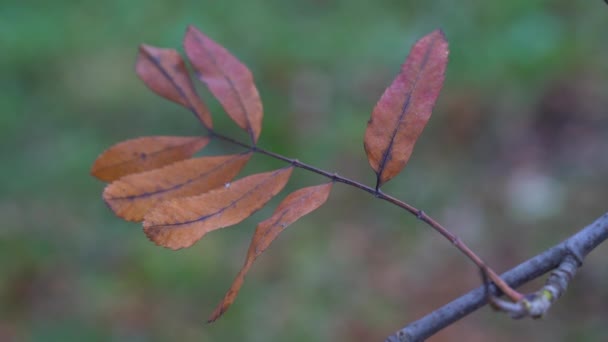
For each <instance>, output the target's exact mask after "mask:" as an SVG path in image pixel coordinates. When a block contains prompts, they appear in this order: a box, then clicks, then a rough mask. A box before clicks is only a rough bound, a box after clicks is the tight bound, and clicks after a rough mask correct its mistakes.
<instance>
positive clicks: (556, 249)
mask: <svg viewBox="0 0 608 342" xmlns="http://www.w3.org/2000/svg"><path fill="white" fill-rule="evenodd" d="M607 238H608V213H606V214H604V215H603V216H602V217H600V218H598V219H597V220H596V221H595V222H593V223H592V224H590V225H588V226H587V227H585V228H583V229H582V230H580V231H579V232H578V233H576V234H574V235H572V236H571V237H569V238H568V239H566V240H564V241H563V242H561V243H560V244H558V245H556V246H553V247H551V248H550V249H548V250H546V251H545V252H543V253H541V254H539V255H537V256H535V257H533V258H531V259H528V260H527V261H525V262H523V263H521V264H519V265H518V266H516V267H515V268H513V269H511V270H509V271H507V272H506V273H504V274H503V275H502V278H503V279H504V280H505V281H506V282H507V283H508V284H509V285H511V286H512V287H514V288H515V287H519V286H521V285H523V284H525V283H527V282H529V281H531V280H533V279H536V278H538V277H540V276H541V275H543V274H545V273H547V272H549V271H551V270H555V271H554V272H553V273H552V274H551V276H550V277H549V279H548V281H547V285H546V286H545V287H543V289H546V288H549V286H557V292H555V293H552V296H551V297H550V298H549V299H550V302H553V301H554V300H555V299H557V297H559V295H561V294H562V293H563V292H564V291H565V287H566V286H567V283H568V280H569V278H570V277H571V276H572V275H574V273H575V272H576V270H577V269H578V268H579V267H580V266H582V262H583V260H584V259H585V257H586V256H587V254H589V252H591V251H592V250H593V249H594V248H595V247H597V246H598V245H599V244H601V243H602V242H604V241H605V240H606V239H607ZM556 268H557V269H556ZM565 270H566V271H567V272H564V271H565ZM556 284H561V285H556ZM486 290H487V288H486V287H485V286H482V287H479V288H477V289H475V290H472V291H470V292H469V293H467V294H465V295H463V296H461V297H460V298H457V299H456V300H454V301H452V302H450V303H448V304H446V305H444V306H443V307H441V308H439V309H437V310H435V311H433V312H431V313H430V314H428V315H426V316H424V317H422V318H420V319H419V320H417V321H415V322H412V323H410V324H409V325H407V326H406V327H404V328H403V329H401V330H399V331H397V332H396V333H395V334H394V335H392V336H389V337H388V338H387V339H386V342H396V341H422V340H424V339H426V338H428V337H430V336H432V335H433V334H435V333H437V332H438V331H440V330H441V329H443V328H445V327H447V326H449V325H451V324H452V323H454V322H456V321H457V320H459V319H461V318H463V317H465V316H467V315H469V314H470V313H472V312H473V311H475V310H477V309H479V308H480V307H482V306H484V305H485V304H487V301H488V296H487V291H486ZM490 292H492V294H493V295H499V294H500V293H499V292H498V291H497V290H496V288H495V287H494V286H493V285H491V286H490ZM545 311H546V309H545ZM543 312H544V311H543Z"/></svg>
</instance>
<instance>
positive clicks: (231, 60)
mask: <svg viewBox="0 0 608 342" xmlns="http://www.w3.org/2000/svg"><path fill="white" fill-rule="evenodd" d="M184 49H185V51H186V55H188V58H189V59H190V63H192V66H193V67H194V69H195V70H196V71H197V76H198V78H199V79H200V80H201V81H203V82H204V83H205V84H206V85H207V87H208V88H209V90H210V91H211V92H212V93H213V95H214V96H215V97H216V98H217V99H218V101H220V103H221V104H222V106H223V107H224V110H225V111H226V113H227V114H228V115H229V116H230V117H231V118H232V120H234V121H235V122H236V123H237V125H239V127H241V128H242V129H244V130H246V131H247V132H248V133H249V135H250V136H251V140H252V141H253V143H256V142H257V141H258V137H259V136H260V132H261V130H262V115H263V113H262V102H261V101H260V95H259V94H258V90H257V88H256V87H255V84H254V82H253V76H252V75H251V72H250V71H249V69H248V68H247V67H246V66H245V65H243V64H242V63H241V62H240V61H239V60H238V59H236V58H235V57H234V56H233V55H232V54H230V52H228V51H227V50H226V49H224V48H223V47H222V46H221V45H219V44H217V43H216V42H214V41H213V40H211V39H210V38H209V37H207V36H205V35H204V34H203V33H201V32H200V31H199V30H197V29H196V28H195V27H194V26H189V27H188V31H187V32H186V36H185V38H184Z"/></svg>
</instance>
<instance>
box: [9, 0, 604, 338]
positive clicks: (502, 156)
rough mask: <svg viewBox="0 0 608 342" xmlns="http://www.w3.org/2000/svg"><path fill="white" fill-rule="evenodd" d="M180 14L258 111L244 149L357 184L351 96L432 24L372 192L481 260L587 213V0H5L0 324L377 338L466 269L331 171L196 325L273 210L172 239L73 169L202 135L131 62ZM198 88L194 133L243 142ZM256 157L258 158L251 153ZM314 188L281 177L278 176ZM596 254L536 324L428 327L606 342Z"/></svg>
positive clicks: (598, 131) (597, 132)
mask: <svg viewBox="0 0 608 342" xmlns="http://www.w3.org/2000/svg"><path fill="white" fill-rule="evenodd" d="M188 24H194V25H196V26H197V27H198V28H200V29H201V30H202V31H204V32H206V33H207V34H208V35H210V36H211V37H213V38H214V39H215V40H216V41H218V42H219V43H221V44H222V45H224V46H225V47H227V48H228V49H229V50H230V51H231V52H233V53H234V54H235V55H236V56H238V57H239V58H240V59H241V60H242V61H243V62H244V63H246V64H247V65H248V66H249V67H250V68H251V70H252V71H253V74H254V76H255V77H256V82H257V85H258V87H259V90H260V93H261V95H262V98H263V100H264V106H265V121H264V128H263V131H262V135H261V139H260V144H261V146H263V147H265V148H267V149H270V150H274V151H276V152H279V153H283V154H285V155H287V156H290V157H293V158H299V159H300V160H302V161H304V162H308V163H311V164H313V165H316V166H319V167H321V168H325V169H327V170H329V171H332V172H334V171H335V172H338V173H340V174H341V175H344V176H348V177H352V178H355V179H357V180H361V181H363V182H365V183H368V184H373V181H374V176H373V173H372V171H371V169H370V168H369V165H368V163H367V160H366V157H365V153H364V151H363V148H362V140H363V133H364V130H365V124H366V122H367V119H368V118H369V114H370V112H371V109H372V108H373V106H374V104H375V102H376V101H377V99H378V98H379V97H380V95H381V94H382V91H383V90H384V88H385V87H386V86H387V85H388V84H390V82H391V81H392V79H393V77H394V76H395V74H396V73H397V71H398V69H399V65H400V64H401V62H402V61H403V60H404V58H405V56H406V54H407V52H408V51H409V48H410V47H411V45H412V44H413V43H414V42H415V40H416V39H418V38H420V37H422V36H423V35H424V34H426V33H428V32H430V31H432V30H434V29H435V28H437V27H441V28H443V30H444V31H445V33H446V36H447V38H448V40H449V42H450V48H451V53H450V63H449V65H448V73H447V80H446V85H445V87H444V88H443V91H442V94H441V96H440V98H439V102H438V104H437V106H436V108H435V111H434V116H433V118H432V120H431V121H430V122H429V125H428V126H427V128H426V131H425V133H424V134H423V136H422V138H421V139H420V140H419V142H418V144H417V147H416V149H415V152H414V154H413V157H412V159H411V160H410V164H409V165H408V167H407V168H406V169H405V170H404V172H403V173H402V174H401V175H400V176H399V177H398V178H396V179H394V180H393V181H391V182H390V183H388V184H387V185H386V186H385V188H384V190H385V191H386V192H388V193H390V194H393V195H395V196H396V197H399V198H401V199H403V200H405V201H408V202H410V203H411V204H413V205H415V206H417V207H419V208H422V209H424V210H425V211H426V212H427V213H429V214H430V215H432V216H434V217H435V218H437V220H439V221H440V222H442V223H444V224H445V225H446V226H447V227H448V228H450V229H451V230H452V231H453V232H454V233H456V234H458V235H459V236H460V237H461V238H462V239H463V240H465V241H466V242H467V243H469V245H470V246H471V247H472V248H473V249H474V250H475V251H477V252H478V253H479V254H480V255H481V256H482V257H483V258H485V259H486V260H487V262H488V263H489V264H490V265H493V266H494V267H495V269H496V270H497V271H503V270H506V269H508V268H511V267H512V266H514V265H516V264H517V263H519V262H521V261H523V260H525V259H527V258H529V257H531V256H533V255H534V254H536V253H538V252H540V251H542V250H544V249H545V248H547V247H549V246H551V245H553V244H555V243H557V242H559V241H560V240H562V239H563V238H565V237H566V236H568V235H570V234H572V233H574V232H575V231H577V230H578V229H579V228H582V227H583V226H585V225H586V224H588V223H590V222H592V221H593V220H594V219H595V218H596V217H598V216H600V215H601V214H603V213H604V212H605V211H606V210H608V193H607V192H606V189H607V188H608V187H607V186H608V181H607V179H606V174H607V172H608V155H607V151H608V109H607V108H608V62H607V61H608V40H607V38H606V32H607V31H608V6H606V4H605V3H604V2H602V1H600V0H596V1H576V2H575V1H567V0H552V1H548V0H547V1H530V0H513V1H490V2H478V1H460V2H453V1H447V0H433V1H424V2H423V1H353V0H351V1H328V0H327V1H323V0H316V1H278V0H274V1H232V0H230V1H228V0H224V1H156V2H150V1H79V2H76V1H64V0H59V1H53V2H43V1H14V0H13V1H10V0H9V1H4V2H3V3H2V5H1V6H0V46H1V47H2V53H1V54H0V70H1V75H2V76H1V77H0V85H1V89H2V91H1V92H0V109H1V111H2V113H1V115H0V151H1V152H0V153H1V155H2V163H1V164H2V166H1V167H0V218H1V222H2V223H1V224H0V340H2V341H84V340H87V341H110V340H112V341H169V340H175V341H325V340H327V341H329V340H331V341H380V340H383V339H384V338H385V337H386V336H387V335H388V334H390V333H392V332H393V331H395V330H396V329H398V328H400V327H401V326H403V325H405V323H407V322H409V321H412V320H414V319H415V318H417V317H419V316H421V315H422V314H425V313H427V312H429V311H431V310H433V309H434V308H436V307H437V306H439V305H441V304H443V303H445V302H447V301H449V300H450V299H452V298H454V297H456V296H458V295H459V294H461V293H464V292H465V291H468V290H469V289H471V288H473V287H475V286H478V285H479V281H480V280H479V279H478V275H477V271H476V269H475V268H474V267H473V266H472V265H471V263H470V262H468V261H467V260H466V259H465V258H464V257H463V256H462V255H460V254H459V253H458V252H457V251H456V249H455V248H453V247H452V246H451V245H450V244H449V243H448V242H446V241H445V240H443V239H442V238H441V237H440V236H439V235H438V234H436V233H434V232H433V231H431V229H430V228H428V227H426V226H424V225H423V224H421V223H420V222H418V221H416V219H415V218H413V217H411V216H409V215H407V214H406V213H404V212H402V211H400V210H398V209H396V208H393V207H391V206H389V205H388V204H386V203H383V202H379V201H375V200H373V197H371V196H369V195H367V194H365V193H362V192H359V191H356V190H354V189H352V188H348V187H345V186H342V185H337V186H336V187H335V188H334V191H333V193H332V195H331V197H330V200H329V203H328V204H327V205H325V207H323V208H322V209H320V210H318V211H317V212H315V213H314V214H312V215H310V216H308V217H306V218H304V219H302V220H301V221H300V222H298V223H296V224H294V225H293V226H292V227H291V228H290V229H289V230H288V231H286V232H285V233H284V234H283V235H282V236H281V237H280V238H279V239H278V241H276V242H275V244H274V245H273V246H272V247H271V248H270V249H269V250H268V251H267V252H266V253H265V254H264V256H262V257H261V258H259V260H258V262H257V263H256V265H255V267H254V268H253V270H252V272H251V273H250V275H249V276H248V278H247V281H246V282H245V285H244V288H243V289H242V291H241V293H240V295H239V298H238V299H237V301H236V302H235V305H234V306H233V307H232V308H231V309H230V310H229V311H228V313H227V314H226V315H225V316H224V317H223V318H222V319H220V320H219V321H218V322H217V323H215V324H213V325H207V324H205V323H204V322H205V318H206V317H207V316H208V314H209V313H210V312H211V311H212V310H213V308H214V307H215V305H216V304H217V302H218V301H219V300H220V298H221V297H222V296H223V295H224V292H225V291H226V290H227V288H228V286H229V285H230V282H231V281H232V279H233V277H234V276H235V275H236V273H237V271H238V269H239V267H240V265H241V263H242V259H243V257H244V255H245V252H246V249H247V245H248V243H249V238H250V235H251V233H252V232H253V229H254V227H255V224H256V223H257V222H259V221H260V220H262V219H264V218H266V217H267V216H268V215H269V213H270V212H271V210H272V205H271V206H270V207H269V208H268V209H265V210H262V211H261V212H259V213H257V214H256V215H255V216H253V217H252V218H250V219H248V220H247V221H245V222H243V223H242V224H239V225H238V226H236V227H232V228H228V229H224V230H221V231H218V232H215V233H213V234H210V235H208V236H206V237H205V238H204V239H203V240H202V241H200V242H199V243H197V244H196V245H195V246H194V247H192V248H190V249H188V250H183V251H179V252H172V251H169V250H166V249H163V248H159V247H156V246H155V245H154V244H152V243H150V242H149V241H148V240H147V239H146V238H145V236H144V235H143V234H142V232H141V226H140V225H139V224H134V223H126V222H123V221H121V220H120V219H118V218H116V217H115V216H114V215H113V214H112V213H111V212H110V210H109V209H108V208H107V207H106V206H105V205H104V203H103V202H102V200H101V192H102V189H103V187H104V185H103V184H102V183H101V182H99V181H97V180H95V179H93V178H92V177H90V176H89V169H90V166H91V164H92V162H93V160H94V159H95V158H96V157H97V156H98V155H99V153H101V152H102V151H103V150H104V149H106V148H108V147H109V146H111V145H112V144H114V143H117V142H119V141H122V140H125V139H129V138H132V137H137V136H145V135H197V134H200V133H201V132H202V130H201V129H200V127H199V126H198V124H197V122H196V121H195V120H194V119H193V117H192V115H191V114H189V113H188V112H187V111H186V110H185V109H182V108H180V107H179V106H177V105H175V104H173V103H170V102H168V101H166V100H164V99H162V98H160V97H158V96H156V95H154V94H153V93H151V92H150V91H148V90H147V89H146V87H145V86H144V85H143V84H141V83H140V81H139V80H138V79H137V77H136V76H135V73H134V71H133V65H134V61H135V55H136V49H137V46H138V44H140V43H147V44H151V45H157V46H164V47H176V48H179V49H180V50H181V40H182V36H183V33H184V32H185V29H186V26H187V25H188ZM201 94H202V96H204V97H205V99H206V100H207V102H208V104H209V107H210V108H211V109H212V111H213V113H214V117H215V123H216V126H217V127H219V129H220V130H221V131H223V132H225V133H226V134H231V135H235V136H242V135H241V133H240V132H239V131H238V129H236V128H235V125H234V124H232V123H231V122H230V120H229V119H228V118H227V117H226V116H225V115H224V114H223V113H222V110H221V107H220V106H219V105H218V103H217V102H215V101H214V100H213V99H212V98H211V97H210V96H209V94H208V93H207V92H206V91H205V90H204V89H203V88H201ZM226 148H227V147H226V146H223V145H221V144H214V145H212V146H211V147H210V148H209V150H206V152H207V153H222V151H223V150H225V149H226ZM279 165H280V164H279V163H277V162H276V161H273V160H269V159H268V158H266V157H262V156H260V157H257V158H256V159H255V161H254V163H253V165H252V167H251V168H250V170H254V169H260V170H261V169H270V168H272V167H277V166H279ZM322 181H324V179H322V178H319V177H318V176H315V175H311V174H307V173H305V172H303V171H297V172H295V173H294V176H293V177H292V180H291V182H290V185H289V187H290V188H291V189H295V188H297V187H301V186H304V185H309V184H317V183H320V182H322ZM284 195H285V194H282V195H280V196H278V198H277V199H275V200H274V201H273V202H272V204H273V205H276V203H278V201H279V200H280V199H281V198H282V197H283V196H284ZM607 256H608V247H606V246H601V247H600V248H598V249H597V250H596V251H595V252H594V253H592V254H591V255H590V257H589V259H588V260H587V261H586V263H585V267H584V268H583V269H582V271H581V272H580V273H579V274H578V275H577V278H576V280H575V281H574V282H573V284H572V286H571V288H570V289H569V291H568V293H567V294H566V296H565V298H563V299H562V300H561V301H560V302H559V303H558V304H557V305H556V306H555V308H554V309H553V310H552V311H551V312H550V314H549V315H548V317H546V318H545V319H543V320H537V321H530V320H528V321H512V320H510V319H509V318H507V317H505V316H504V315H500V314H495V313H493V312H492V311H491V310H490V309H488V308H484V309H482V310H480V311H478V312H477V313H475V314H473V315H471V316H469V317H467V318H466V319H464V320H462V321H461V322H459V323H457V324H455V325H453V326H452V327H450V328H448V329H446V330H445V331H443V332H442V333H440V334H439V335H437V336H436V337H434V338H433V339H431V340H432V341H490V340H491V341H515V340H525V341H532V340H535V341H549V340H551V341H571V340H577V341H605V340H608V330H607V329H606V320H607V319H608V307H607V306H606V303H608V267H606V262H605V259H606V257H607ZM539 284H542V283H541V282H536V283H534V284H532V285H535V286H538V285H539ZM529 289H534V286H532V287H530V288H529Z"/></svg>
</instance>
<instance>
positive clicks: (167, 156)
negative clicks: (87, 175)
mask: <svg viewBox="0 0 608 342" xmlns="http://www.w3.org/2000/svg"><path fill="white" fill-rule="evenodd" d="M208 143H209V138H207V137H171V136H154V137H142V138H137V139H131V140H126V141H123V142H120V143H118V144H116V145H114V146H112V147H110V148H109V149H107V150H105V151H104V152H103V153H102V154H101V155H100V156H99V157H97V159H96V160H95V163H93V167H92V168H91V175H93V176H94V177H97V178H99V179H101V180H102V181H105V182H111V181H113V180H116V179H119V178H120V177H123V176H126V175H128V174H132V173H138V172H142V171H147V170H151V169H156V168H159V167H161V166H165V165H168V164H171V163H173V162H176V161H179V160H184V159H188V158H190V157H192V155H194V154H195V153H196V152H197V151H198V150H200V149H202V148H203V147H205V146H206V145H207V144H208Z"/></svg>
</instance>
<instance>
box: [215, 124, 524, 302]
mask: <svg viewBox="0 0 608 342" xmlns="http://www.w3.org/2000/svg"><path fill="white" fill-rule="evenodd" d="M209 133H210V137H211V138H213V137H216V138H218V139H220V140H223V141H226V142H229V143H231V144H234V145H237V146H241V147H244V148H247V149H249V150H251V151H252V152H256V153H259V154H263V155H266V156H269V157H272V158H275V159H278V160H281V161H284V162H286V163H289V164H291V165H293V166H294V167H297V168H301V169H304V170H308V171H310V172H313V173H316V174H319V175H321V176H324V177H327V178H329V179H331V180H332V181H335V182H340V183H344V184H346V185H350V186H352V187H355V188H357V189H360V190H363V191H365V192H368V193H370V194H372V195H374V196H375V197H376V198H378V199H381V200H383V201H386V202H389V203H391V204H393V205H395V206H397V207H399V208H402V209H404V210H406V211H407V212H409V213H410V214H412V215H414V216H416V218H418V219H419V220H420V221H422V222H424V223H426V224H427V225H429V226H430V227H431V228H433V229H434V230H435V231H437V232H438V233H439V234H441V235H442V236H443V237H445V238H446V239H448V240H449V241H450V242H451V243H452V244H453V245H454V246H455V247H456V248H458V250H460V251H461V252H462V253H463V254H464V255H465V256H467V257H468V258H469V259H470V260H471V261H472V262H473V263H475V265H476V266H477V267H479V268H480V269H481V270H482V271H484V272H487V274H488V276H489V277H490V279H491V280H492V281H493V282H494V283H495V284H496V287H497V288H498V289H500V290H501V291H502V292H503V293H504V294H505V296H507V297H508V298H509V299H511V300H512V301H514V302H519V301H520V300H521V299H523V297H524V296H523V295H522V294H521V293H519V292H518V291H516V290H515V289H513V288H512V287H511V286H509V284H507V283H506V282H505V281H504V280H503V279H502V278H501V277H500V276H499V275H498V274H496V272H494V271H493V270H492V269H491V268H490V267H489V266H487V265H486V263H485V262H484V261H483V260H482V259H481V258H480V257H479V256H478V255H477V254H476V253H475V252H473V251H472V250H471V249H470V248H469V247H468V246H467V245H466V244H465V243H464V242H463V241H462V240H461V239H460V238H459V237H458V236H456V235H454V234H452V233H451V232H450V231H449V230H448V229H446V228H445V227H443V226H442V225H441V224H440V223H439V222H437V221H435V220H434V219H433V218H432V217H430V216H429V215H427V214H426V213H425V212H424V211H422V210H420V209H417V208H416V207H414V206H412V205H410V204H408V203H406V202H403V201H401V200H399V199H397V198H395V197H393V196H391V195H388V194H385V193H384V192H382V191H381V190H379V189H378V188H377V187H376V188H373V187H370V186H368V185H365V184H362V183H359V182H357V181H355V180H352V179H350V178H346V177H343V176H340V175H338V174H336V173H330V172H327V171H325V170H322V169H319V168H317V167H314V166H312V165H308V164H306V163H302V162H301V161H299V160H297V159H292V158H288V157H285V156H283V155H280V154H278V153H274V152H271V151H268V150H265V149H263V148H260V147H257V146H251V145H249V144H246V143H243V142H240V141H238V140H236V139H233V138H230V137H227V136H225V135H222V134H219V133H217V132H215V131H212V130H210V132H209Z"/></svg>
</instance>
